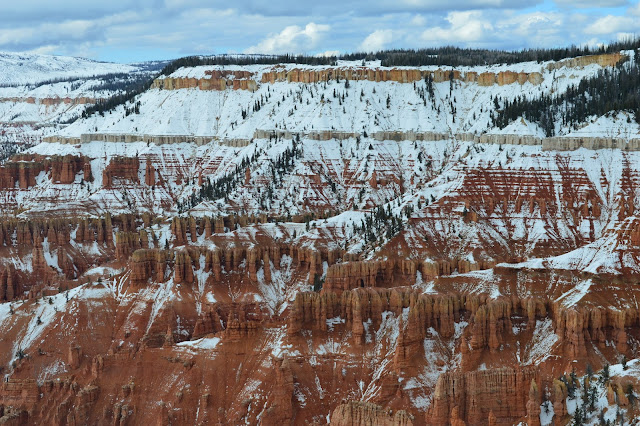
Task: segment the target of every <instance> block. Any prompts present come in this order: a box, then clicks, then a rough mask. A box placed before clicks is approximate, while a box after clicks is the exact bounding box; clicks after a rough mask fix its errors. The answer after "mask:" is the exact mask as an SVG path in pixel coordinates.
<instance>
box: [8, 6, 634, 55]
mask: <svg viewBox="0 0 640 426" xmlns="http://www.w3.org/2000/svg"><path fill="white" fill-rule="evenodd" d="M638 34H640V0H636V1H627V0H601V1H597V0H582V1H574V0H553V1H552V0H461V1H442V0H368V1H359V0H321V1H313V2H311V1H302V0H298V1H295V0H293V1H292V0H268V1H266V0H235V1H218V0H209V1H204V0H137V1H134V0H108V1H87V0H57V1H52V0H23V1H19V2H14V1H8V0H1V1H0V51H7V52H32V53H43V54H52V55H68V56H80V57H86V58H91V59H96V60H103V61H112V62H123V63H131V62H139V61H147V60H154V59H173V58H178V57H182V56H188V55H210V54H219V53H266V54H272V53H305V54H312V55H322V54H335V53H348V52H356V51H358V52H361V51H367V52H368V51H377V50H380V49H389V48H420V47H435V46H444V45H447V46H449V45H454V46H459V47H475V48H494V49H508V50H518V49H523V48H533V47H563V46H568V45H572V44H575V45H585V44H587V45H598V44H600V43H608V42H611V41H615V40H618V39H621V38H626V37H634V36H636V35H638Z"/></svg>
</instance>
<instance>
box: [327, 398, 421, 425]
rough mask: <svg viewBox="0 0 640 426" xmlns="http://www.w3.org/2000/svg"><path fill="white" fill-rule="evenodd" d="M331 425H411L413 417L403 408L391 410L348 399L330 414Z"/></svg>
mask: <svg viewBox="0 0 640 426" xmlns="http://www.w3.org/2000/svg"><path fill="white" fill-rule="evenodd" d="M330 425H331V426H367V425H376V426H413V419H412V417H411V415H409V414H408V413H407V412H406V411H404V410H399V411H396V412H393V411H392V410H385V409H383V408H382V407H380V406H379V405H376V404H372V403H370V402H359V401H357V402H356V401H349V402H348V403H346V404H341V405H338V406H337V407H336V409H335V410H333V413H332V414H331V422H330Z"/></svg>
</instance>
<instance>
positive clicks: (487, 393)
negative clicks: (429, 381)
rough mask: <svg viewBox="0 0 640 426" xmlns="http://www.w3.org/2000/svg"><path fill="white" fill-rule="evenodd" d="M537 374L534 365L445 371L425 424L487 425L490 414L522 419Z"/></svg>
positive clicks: (500, 420) (503, 417)
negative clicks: (454, 371) (470, 370)
mask: <svg viewBox="0 0 640 426" xmlns="http://www.w3.org/2000/svg"><path fill="white" fill-rule="evenodd" d="M536 376H537V373H536V370H535V369H531V368H515V369H514V368H502V369H498V370H486V371H474V372H469V373H445V374H443V375H441V376H440V377H439V378H438V383H437V384H436V389H435V394H434V397H433V404H432V405H431V407H430V408H429V411H428V412H427V415H426V417H425V420H426V423H427V424H429V425H448V424H453V423H454V422H455V421H463V422H466V423H467V424H486V423H487V422H488V420H489V417H490V416H492V417H493V418H495V420H496V421H497V422H504V421H507V422H511V421H513V420H514V419H523V418H525V417H526V416H527V406H528V402H529V389H530V387H531V384H532V383H533V382H534V380H535V377H536ZM536 402H537V401H536ZM538 409H539V402H538ZM461 424H462V423H461Z"/></svg>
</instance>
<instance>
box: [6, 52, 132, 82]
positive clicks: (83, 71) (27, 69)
mask: <svg viewBox="0 0 640 426" xmlns="http://www.w3.org/2000/svg"><path fill="white" fill-rule="evenodd" d="M0 69H2V73H1V74H0V85H9V84H11V85H25V84H35V83H39V82H42V81H48V80H54V79H62V78H74V77H78V78H80V77H92V76H99V75H104V74H112V73H129V72H133V71H136V70H138V69H139V67H136V66H132V65H125V64H115V63H111V62H97V61H92V60H90V59H84V58H74V57H69V56H51V55H39V54H35V53H7V52H2V53H0Z"/></svg>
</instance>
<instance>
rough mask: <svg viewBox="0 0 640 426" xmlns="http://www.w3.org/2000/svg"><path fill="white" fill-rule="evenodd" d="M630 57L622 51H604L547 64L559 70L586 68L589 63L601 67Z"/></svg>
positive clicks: (615, 63) (609, 65) (550, 67)
mask: <svg viewBox="0 0 640 426" xmlns="http://www.w3.org/2000/svg"><path fill="white" fill-rule="evenodd" d="M627 59H629V57H628V56H627V55H624V54H622V53H620V52H616V53H604V54H601V55H587V56H579V57H577V58H569V59H563V60H561V61H557V62H551V63H549V64H547V69H548V70H550V71H551V70H557V69H560V68H564V67H567V68H584V67H586V66H588V65H592V64H596V65H599V66H601V67H603V68H604V67H613V66H616V65H618V64H619V63H621V62H623V61H626V60H627Z"/></svg>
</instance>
